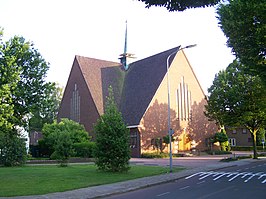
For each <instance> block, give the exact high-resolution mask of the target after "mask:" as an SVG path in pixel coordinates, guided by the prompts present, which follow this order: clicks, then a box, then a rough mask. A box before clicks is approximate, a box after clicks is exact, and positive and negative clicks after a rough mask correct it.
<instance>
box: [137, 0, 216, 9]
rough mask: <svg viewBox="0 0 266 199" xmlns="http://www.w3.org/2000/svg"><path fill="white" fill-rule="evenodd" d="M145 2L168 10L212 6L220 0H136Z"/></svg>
mask: <svg viewBox="0 0 266 199" xmlns="http://www.w3.org/2000/svg"><path fill="white" fill-rule="evenodd" d="M138 1H142V2H144V3H145V4H146V7H147V8H149V7H151V6H160V7H165V8H166V9H167V10H168V11H184V10H186V9H189V8H200V7H206V6H214V5H216V4H218V3H219V2H220V1H221V0H185V1H184V0H138Z"/></svg>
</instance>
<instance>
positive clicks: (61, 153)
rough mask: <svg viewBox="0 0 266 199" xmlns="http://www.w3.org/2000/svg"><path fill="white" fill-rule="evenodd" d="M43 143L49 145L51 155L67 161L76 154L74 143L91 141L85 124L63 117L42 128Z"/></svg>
mask: <svg viewBox="0 0 266 199" xmlns="http://www.w3.org/2000/svg"><path fill="white" fill-rule="evenodd" d="M42 132H43V136H44V137H43V142H44V143H42V144H43V145H46V146H48V148H49V151H51V153H52V155H51V157H54V158H55V159H58V160H60V161H62V163H65V162H66V161H67V160H68V158H69V157H70V156H71V155H74V146H73V145H74V144H75V143H84V142H89V140H90V137H89V135H88V133H87V132H86V130H85V128H84V126H82V125H80V124H79V123H77V122H74V121H72V120H69V119H66V118H62V119H61V121H60V122H59V123H57V122H54V123H52V124H45V125H44V126H43V129H42ZM63 148H64V149H63Z"/></svg>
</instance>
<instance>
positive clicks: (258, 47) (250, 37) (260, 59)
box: [217, 0, 266, 83]
mask: <svg viewBox="0 0 266 199" xmlns="http://www.w3.org/2000/svg"><path fill="white" fill-rule="evenodd" d="M265 11H266V0H248V1H247V0H230V1H228V2H226V3H224V4H220V5H219V7H218V9H217V13H218V20H219V24H220V27H221V29H222V31H223V32H224V34H225V35H226V37H227V46H228V47H231V48H232V51H233V52H234V54H235V55H236V57H237V58H238V59H239V60H240V62H241V63H242V64H244V65H245V66H248V68H247V70H248V72H249V73H251V74H257V75H260V76H261V77H262V80H263V81H264V83H266V67H265V64H266V62H265V57H266V48H265V46H266V37H265V34H266V25H265V23H266V15H265Z"/></svg>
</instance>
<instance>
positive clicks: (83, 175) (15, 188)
mask: <svg viewBox="0 0 266 199" xmlns="http://www.w3.org/2000/svg"><path fill="white" fill-rule="evenodd" d="M181 169H182V168H174V171H175V172H177V171H180V170H181ZM168 170H169V168H166V167H158V166H131V169H130V170H129V172H127V173H109V172H101V171H98V170H97V167H96V166H95V165H70V166H68V167H58V166H25V167H12V168H6V167H0V179H1V180H0V190H1V191H0V197H7V196H25V195H40V194H46V193H52V192H62V191H67V190H72V189H78V188H84V187H90V186H96V185H102V184H109V183H114V182H120V181H125V180H131V179H135V178H141V177H145V176H152V175H158V174H163V173H167V171H168Z"/></svg>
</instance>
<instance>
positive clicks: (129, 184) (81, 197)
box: [0, 156, 266, 199]
mask: <svg viewBox="0 0 266 199" xmlns="http://www.w3.org/2000/svg"><path fill="white" fill-rule="evenodd" d="M222 158H224V157H222V156H203V157H184V158H177V159H173V166H183V167H186V168H187V169H185V170H183V171H180V172H176V173H168V174H163V175H157V176H151V177H145V178H139V179H135V180H129V181H125V182H119V183H114V184H108V185H101V186H94V187H88V188H82V189H77V190H71V191H66V192H57V193H50V194H46V195H38V196H36V195H35V196H19V197H0V199H4V198H14V199H87V198H100V197H105V196H110V195H112V194H118V193H123V192H128V191H132V190H136V189H141V188H144V187H148V186H152V185H157V184H161V183H165V182H169V181H173V180H177V179H180V178H184V177H187V176H189V175H191V174H194V173H197V172H200V171H213V170H218V169H221V168H226V167H233V166H237V165H245V164H249V163H250V162H255V161H261V160H254V159H243V160H238V161H232V162H220V160H221V159H222ZM263 161H266V159H263ZM130 163H131V164H136V165H161V166H168V164H169V160H168V159H138V158H133V159H131V160H130Z"/></svg>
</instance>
